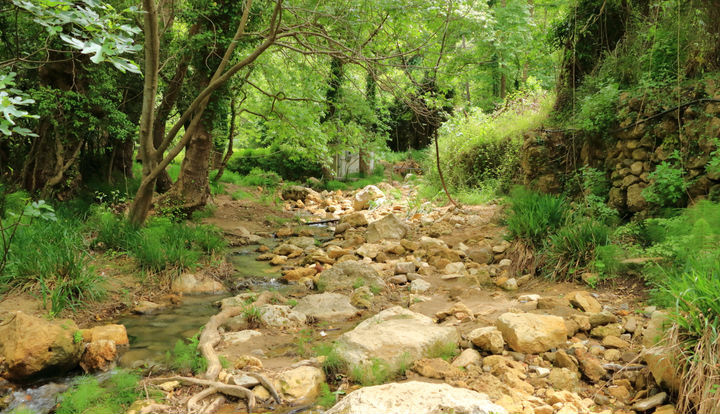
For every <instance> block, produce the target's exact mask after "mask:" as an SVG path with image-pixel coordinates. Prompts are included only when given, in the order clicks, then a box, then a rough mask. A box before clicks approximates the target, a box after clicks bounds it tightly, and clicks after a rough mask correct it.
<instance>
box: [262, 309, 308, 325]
mask: <svg viewBox="0 0 720 414" xmlns="http://www.w3.org/2000/svg"><path fill="white" fill-rule="evenodd" d="M258 310H259V312H260V322H262V324H263V325H264V326H266V327H269V328H299V327H301V326H303V325H305V320H306V319H307V318H306V316H305V314H302V313H300V312H297V311H295V310H293V309H291V308H290V307H289V306H285V305H262V306H260V307H259V308H258Z"/></svg>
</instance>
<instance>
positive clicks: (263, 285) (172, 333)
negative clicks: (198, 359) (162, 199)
mask: <svg viewBox="0 0 720 414" xmlns="http://www.w3.org/2000/svg"><path fill="white" fill-rule="evenodd" d="M261 244H264V245H266V246H268V247H269V248H271V249H272V248H274V247H275V245H277V241H276V240H274V239H264V240H262V241H261ZM256 249H257V245H248V246H242V247H239V248H235V249H233V250H231V251H230V252H229V253H228V255H227V259H228V261H229V262H230V263H232V264H233V267H234V268H235V270H236V272H235V275H234V278H233V281H232V282H231V286H230V287H231V289H232V292H233V293H234V294H237V293H239V292H243V291H247V290H252V291H258V292H261V291H264V290H278V291H281V292H282V291H283V290H285V289H287V287H288V285H286V284H282V283H280V279H279V278H280V274H279V273H278V272H277V269H276V268H273V267H272V266H271V265H270V264H269V263H268V262H260V261H257V260H255V259H256V257H257V256H258V255H259V253H256V252H255V250H256ZM233 293H225V294H220V295H194V296H184V297H183V300H182V303H181V304H179V305H177V306H170V307H167V308H163V309H161V310H159V311H157V312H154V313H152V314H148V315H135V314H131V313H127V314H123V315H120V316H119V317H118V318H116V319H115V320H114V321H112V323H119V324H123V325H125V328H126V330H127V334H128V338H129V340H130V346H129V348H128V349H127V350H125V351H120V352H121V355H120V358H119V359H118V363H117V364H118V366H119V367H122V368H131V369H132V368H148V367H152V366H155V365H165V363H166V354H167V353H168V352H169V351H171V350H172V348H173V346H174V345H175V343H176V342H177V341H179V340H184V339H186V338H190V337H193V336H194V335H196V334H198V333H199V332H200V330H201V328H202V326H203V325H205V323H207V321H208V319H209V318H210V317H211V316H212V315H215V314H216V313H217V312H218V306H217V305H216V304H217V302H218V301H219V300H221V299H223V298H226V297H229V296H232V295H233ZM79 373H80V371H79V370H76V371H73V372H72V373H71V374H70V375H68V376H66V377H60V378H55V379H52V380H50V381H45V382H41V383H38V384H34V385H31V386H29V387H28V388H24V389H17V390H14V391H12V392H10V393H8V394H7V395H5V396H0V398H1V399H2V400H3V401H2V402H3V403H4V404H2V405H3V406H5V408H4V409H2V410H0V414H10V413H13V411H14V410H16V409H17V408H18V407H20V406H24V407H25V408H27V410H28V411H27V412H28V413H33V414H47V413H50V412H52V410H53V409H54V408H55V405H56V404H57V397H58V395H59V394H61V393H62V392H64V391H65V390H67V389H68V388H69V387H70V386H72V383H73V381H74V380H75V378H77V375H79ZM111 373H112V371H111V372H109V373H101V374H97V375H98V377H99V379H101V380H102V379H105V378H108V377H109V376H110V375H111Z"/></svg>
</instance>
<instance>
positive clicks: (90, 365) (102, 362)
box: [80, 339, 117, 373]
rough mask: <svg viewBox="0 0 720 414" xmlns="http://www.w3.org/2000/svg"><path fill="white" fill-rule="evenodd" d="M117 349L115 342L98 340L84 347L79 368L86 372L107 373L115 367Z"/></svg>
mask: <svg viewBox="0 0 720 414" xmlns="http://www.w3.org/2000/svg"><path fill="white" fill-rule="evenodd" d="M116 358H117V347H116V346H115V341H111V340H107V339H100V340H99V341H95V342H90V343H89V344H86V345H85V352H83V354H82V357H81V358H80V367H82V369H83V370H84V371H85V372H87V373H92V372H97V371H103V372H105V371H107V370H109V369H110V368H112V367H113V366H114V365H115V359H116Z"/></svg>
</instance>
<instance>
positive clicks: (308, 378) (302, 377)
mask: <svg viewBox="0 0 720 414" xmlns="http://www.w3.org/2000/svg"><path fill="white" fill-rule="evenodd" d="M324 382H325V374H324V373H323V371H322V370H321V369H319V368H315V367H311V366H301V367H297V368H295V369H291V370H289V371H284V372H281V373H280V375H278V378H277V388H278V391H279V392H280V393H281V394H282V396H283V397H284V398H285V399H290V400H292V401H307V402H310V401H313V400H314V399H315V397H317V395H318V394H319V393H320V384H323V383H324Z"/></svg>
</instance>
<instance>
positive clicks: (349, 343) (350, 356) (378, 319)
mask: <svg viewBox="0 0 720 414" xmlns="http://www.w3.org/2000/svg"><path fill="white" fill-rule="evenodd" d="M459 339H460V337H459V335H458V332H457V330H456V329H455V328H454V327H447V326H439V325H437V324H435V322H434V321H433V320H432V319H431V318H429V317H427V316H425V315H422V314H419V313H415V312H412V311H410V310H408V309H404V308H402V307H400V306H395V307H392V308H390V309H386V310H384V311H382V312H380V313H378V314H377V315H375V316H373V317H371V318H369V319H366V320H365V321H363V322H362V323H360V324H359V325H358V326H357V327H355V329H353V330H352V331H349V332H346V333H344V334H343V335H342V336H340V338H339V339H338V341H337V344H338V346H337V349H338V352H339V353H340V355H341V357H342V358H343V359H344V360H345V361H347V362H348V363H349V364H350V365H351V366H352V365H359V364H364V363H367V362H369V361H370V360H371V359H373V358H380V359H382V360H384V361H386V362H388V363H390V364H393V363H394V362H395V361H396V360H397V359H398V358H399V357H401V356H403V357H405V355H407V357H409V360H408V361H406V362H412V361H414V360H416V359H418V358H421V357H423V356H424V354H425V351H426V350H427V349H428V348H429V347H431V346H433V345H434V344H436V343H457V342H458V340H459ZM404 354H405V355H404Z"/></svg>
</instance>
